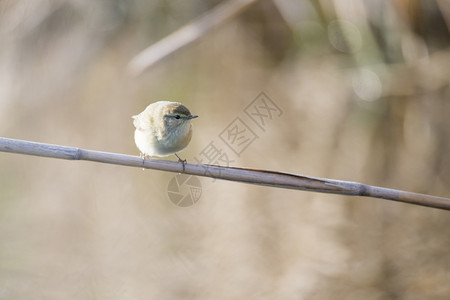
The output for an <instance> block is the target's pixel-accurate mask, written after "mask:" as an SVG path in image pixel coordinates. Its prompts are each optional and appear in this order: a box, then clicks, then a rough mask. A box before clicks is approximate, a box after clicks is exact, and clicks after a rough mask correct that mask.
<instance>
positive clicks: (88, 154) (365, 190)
mask: <svg viewBox="0 0 450 300" xmlns="http://www.w3.org/2000/svg"><path fill="white" fill-rule="evenodd" d="M0 151H2V152H12V153H19V154H28V155H35V156H45V157H53V158H61V159H69V160H87V161H95V162H101V163H108V164H114V165H123V166H130V167H139V168H146V169H154V170H161V171H169V172H176V173H181V172H183V164H181V163H179V162H173V161H167V160H156V159H142V158H140V157H138V156H131V155H125V154H118V153H109V152H100V151H93V150H85V149H80V148H75V147H67V146H59V145H51V144H44V143H36V142H29V141H22V140H16V139H8V138H2V137H0ZM184 169H185V170H184V173H185V174H191V175H197V176H204V177H211V178H216V179H223V180H230V181H237V182H245V183H250V184H258V185H265V186H272V187H278V188H286V189H296V190H306V191H314V192H321V193H332V194H341V195H350V196H367V197H375V198H382V199H387V200H393V201H399V202H405V203H410V204H416V205H421V206H429V207H434V208H441V209H445V210H450V199H449V198H443V197H436V196H430V195H425V194H417V193H410V192H405V191H400V190H393V189H388V188H382V187H377V186H371V185H366V184H362V183H357V182H350V181H341V180H334V179H325V178H317V177H310V176H303V175H297V174H290V173H284V172H276V171H267V170H254V169H245V168H232V167H221V166H213V165H203V164H189V163H186V164H185V166H184Z"/></svg>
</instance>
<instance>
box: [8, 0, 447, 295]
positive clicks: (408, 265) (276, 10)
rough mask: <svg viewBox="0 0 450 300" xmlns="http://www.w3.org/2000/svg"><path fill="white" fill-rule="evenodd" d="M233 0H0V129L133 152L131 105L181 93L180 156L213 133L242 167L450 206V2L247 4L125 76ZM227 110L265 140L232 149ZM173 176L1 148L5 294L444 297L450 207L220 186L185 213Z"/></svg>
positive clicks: (209, 185) (289, 0)
mask: <svg viewBox="0 0 450 300" xmlns="http://www.w3.org/2000/svg"><path fill="white" fill-rule="evenodd" d="M223 2H224V1H212V0H211V1H200V0H189V1H180V0H165V1H163V0H154V1H145V0H133V1H124V0H112V1H111V0H110V1H89V0H79V1H69V0H59V1H50V0H37V1H30V0H14V1H13V0H4V1H0V136H3V137H9V138H16V139H24V140H30V141H37V142H44V143H52V144H60V145H67V146H74V147H80V148H85V149H92V150H101V151H108V152H118V153H126V154H131V155H138V154H139V152H138V150H137V148H136V146H135V144H134V140H133V133H134V127H133V125H132V119H131V116H132V115H134V114H137V113H139V112H140V111H142V110H143V109H144V108H145V107H146V106H147V105H148V104H150V103H152V102H155V101H159V100H172V101H180V102H182V103H184V104H185V105H186V106H188V107H189V108H190V110H191V112H192V113H194V114H198V115H200V117H199V118H198V119H195V120H194V129H195V130H194V136H193V139H192V141H191V144H190V145H189V147H188V148H187V149H186V150H184V151H183V152H182V153H181V156H182V157H184V158H186V159H187V160H188V161H189V162H195V159H196V158H201V157H202V153H205V151H206V150H205V149H207V146H208V145H210V143H213V144H214V145H215V146H216V147H217V148H218V149H220V151H221V153H225V155H226V156H227V157H228V159H229V165H231V166H238V167H251V168H260V169H270V170H278V171H286V172H293V173H299V174H305V175H310V176H317V177H327V178H334V179H340V180H350V181H359V182H363V183H367V184H371V185H378V186H383V187H389V188H395V189H402V190H407V191H412V192H419V193H426V194H432V195H437V196H443V197H450V86H449V83H450V48H449V46H450V35H449V28H450V4H449V2H448V1H445V0H396V1H376V0H372V1H370V0H366V1H356V0H353V1H339V0H335V1H318V0H315V1H313V0H311V1H297V0H273V1H272V0H261V1H254V2H255V3H254V4H253V5H249V6H247V7H245V9H243V10H242V12H241V13H240V14H236V15H234V16H233V17H232V18H230V19H229V20H228V22H225V23H223V24H221V25H220V26H217V28H215V29H214V30H212V31H210V32H209V33H208V34H206V35H203V36H202V37H201V38H200V39H199V40H198V41H196V42H194V43H192V44H191V45H189V46H187V47H183V48H181V49H179V50H178V51H177V52H175V53H173V54H172V55H170V56H169V57H167V58H165V59H163V60H160V61H158V62H157V63H156V64H154V65H152V66H151V67H149V68H147V69H146V70H145V72H143V73H142V74H141V75H140V76H134V75H132V74H131V73H130V72H129V63H130V62H131V61H132V60H133V58H135V57H136V55H138V54H139V53H140V52H141V51H142V50H144V49H145V48H147V47H148V46H150V45H152V44H154V43H155V42H157V41H159V40H161V39H162V38H164V37H166V36H167V35H169V34H171V33H172V32H174V31H176V30H177V29H179V28H181V27H183V26H184V25H186V24H188V23H189V22H191V21H193V20H195V19H197V18H199V17H201V16H207V15H208V14H210V11H211V10H212V9H214V8H215V7H216V6H217V5H220V4H222V3H223ZM240 2H242V1H234V2H231V3H232V5H240V4H239V3H240ZM261 92H264V93H265V95H266V96H267V98H268V99H270V101H271V102H270V103H273V104H275V105H276V106H277V107H278V108H279V111H278V112H277V114H274V115H273V116H271V118H267V119H265V121H266V123H265V126H264V127H259V126H257V124H256V123H255V122H254V121H253V120H252V119H251V118H250V117H249V115H248V114H246V108H247V107H248V106H249V105H250V104H251V103H254V102H252V101H254V100H255V99H258V98H257V97H258V95H260V93H261ZM236 118H240V120H241V121H242V122H243V123H245V124H246V125H247V126H248V127H249V129H251V131H252V132H253V136H255V137H256V138H255V139H254V140H253V141H252V142H251V143H249V145H248V147H246V148H245V150H244V151H242V152H241V153H239V154H236V153H235V152H233V151H232V149H231V148H230V147H229V145H227V144H226V143H225V142H224V140H223V139H221V138H220V136H221V133H222V132H224V130H226V129H227V128H229V125H230V124H232V122H233V121H234V120H235V119H236ZM168 159H171V160H175V158H173V157H170V158H168ZM222 164H223V163H222ZM174 176H175V174H172V173H166V172H159V171H153V170H145V171H143V170H141V169H139V168H129V167H121V166H115V165H106V164H98V163H91V162H82V161H80V162H77V161H65V160H57V159H49V158H38V157H31V156H24V155H18V154H11V153H0V299H154V298H158V299H244V298H246V299H250V298H251V299H330V298H332V299H449V298H450V286H449V284H448V283H449V282H450V251H449V249H450V235H449V232H448V230H449V228H450V214H449V212H447V211H443V210H438V209H432V208H426V207H419V206H413V205H407V204H401V203H395V202H391V201H385V200H381V199H372V198H361V197H345V196H338V195H328V194H318V193H311V192H302V191H291V190H281V189H275V188H269V187H259V186H251V185H245V184H240V183H232V182H225V181H219V180H212V179H211V178H199V179H200V182H201V197H200V199H199V201H198V202H197V203H195V204H194V205H190V206H187V207H180V206H177V205H174V204H173V203H172V202H171V201H170V199H169V197H168V183H169V181H170V180H171V179H173V178H174ZM180 193H188V189H187V188H186V187H184V190H183V189H182V190H181V192H180Z"/></svg>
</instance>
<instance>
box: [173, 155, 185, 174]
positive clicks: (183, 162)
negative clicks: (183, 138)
mask: <svg viewBox="0 0 450 300" xmlns="http://www.w3.org/2000/svg"><path fill="white" fill-rule="evenodd" d="M174 154H175V156H176V157H177V158H178V162H180V163H182V164H183V173H184V170H185V165H186V162H187V161H186V160H185V159H181V158H180V157H179V156H178V155H177V154H176V153H174Z"/></svg>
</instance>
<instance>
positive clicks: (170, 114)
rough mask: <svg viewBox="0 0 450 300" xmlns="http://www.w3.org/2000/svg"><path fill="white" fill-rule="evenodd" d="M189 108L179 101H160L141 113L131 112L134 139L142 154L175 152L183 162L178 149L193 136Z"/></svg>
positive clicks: (193, 116) (160, 155)
mask: <svg viewBox="0 0 450 300" xmlns="http://www.w3.org/2000/svg"><path fill="white" fill-rule="evenodd" d="M197 117H198V116H196V115H192V114H191V112H190V111H189V109H188V108H187V107H186V106H184V105H183V104H181V103H178V102H170V101H159V102H155V103H152V104H150V105H149V106H147V108H146V109H145V110H144V111H143V112H141V113H140V114H138V115H136V116H133V119H134V121H133V124H134V126H135V127H136V131H135V132H134V141H135V143H136V146H137V147H138V149H139V150H140V151H141V156H143V157H144V158H146V157H147V156H159V157H162V156H169V155H172V154H175V156H176V157H177V158H178V161H179V162H181V163H183V171H184V164H185V163H186V160H182V159H181V158H180V157H179V156H178V155H177V152H179V151H181V150H183V149H184V148H186V146H187V145H188V144H189V142H190V141H191V137H192V124H191V119H194V118H197Z"/></svg>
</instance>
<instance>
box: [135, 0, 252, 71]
mask: <svg viewBox="0 0 450 300" xmlns="http://www.w3.org/2000/svg"><path fill="white" fill-rule="evenodd" d="M258 1H259V0H229V1H225V2H223V3H221V4H219V5H217V6H216V7H215V8H213V9H211V11H208V12H207V13H206V14H205V15H203V16H202V17H200V18H199V19H197V20H195V21H193V22H191V23H189V24H187V25H185V26H184V27H182V28H180V29H178V30H177V31H175V32H174V33H172V34H170V35H168V36H166V37H165V38H163V39H162V40H160V41H158V42H156V43H155V44H153V45H151V46H150V47H148V48H146V49H145V50H143V51H142V52H141V53H139V54H138V55H136V56H135V57H134V58H133V59H132V60H131V62H130V63H129V65H128V71H129V73H130V75H132V76H136V77H137V76H139V75H140V74H142V73H143V72H144V71H145V70H146V69H147V68H149V67H150V66H152V65H153V64H155V63H156V62H158V61H160V60H162V59H163V58H165V57H167V56H168V55H170V54H172V53H173V52H175V51H177V50H178V49H180V48H182V47H184V46H186V45H188V44H190V43H192V42H194V41H196V40H198V39H199V38H201V37H202V36H204V35H205V34H206V33H208V32H209V31H211V30H212V29H214V28H216V27H217V26H219V25H221V24H223V23H225V22H226V21H228V20H230V19H232V18H233V17H235V16H236V15H238V14H239V13H241V12H242V11H244V10H245V9H246V8H247V7H249V6H250V5H252V4H254V3H256V2H258Z"/></svg>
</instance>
